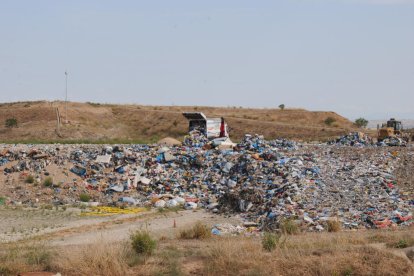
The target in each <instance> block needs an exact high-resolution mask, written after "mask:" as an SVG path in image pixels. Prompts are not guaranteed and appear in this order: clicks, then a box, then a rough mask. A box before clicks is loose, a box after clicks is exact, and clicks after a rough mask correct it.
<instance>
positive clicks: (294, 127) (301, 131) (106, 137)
mask: <svg viewBox="0 0 414 276" xmlns="http://www.w3.org/2000/svg"><path fill="white" fill-rule="evenodd" d="M56 107H58V108H59V109H60V110H61V112H62V110H64V103H62V102H30V103H27V102H26V103H24V102H23V103H9V104H2V105H0V121H3V122H4V120H5V119H6V118H7V117H8V116H9V115H10V114H13V116H15V117H16V119H17V120H18V122H19V127H18V128H13V129H6V128H5V127H0V139H1V140H2V141H9V142H13V141H14V142H18V141H26V142H53V141H61V142H70V141H73V142H84V143H88V142H89V143H93V142H94V143H101V142H113V143H136V142H139V141H141V142H156V141H157V140H158V139H159V138H163V137H167V136H168V137H174V138H178V139H180V138H182V137H183V136H184V135H186V133H187V125H188V123H187V121H186V119H185V118H184V117H183V116H182V115H181V113H182V112H183V111H192V110H193V107H182V106H159V107H155V106H137V105H108V104H90V103H89V104H88V103H69V105H68V119H69V121H70V123H69V124H65V125H62V127H61V130H60V131H61V137H58V136H57V133H56V132H55V129H56V113H55V108H56ZM197 111H201V112H204V113H205V114H206V115H207V116H208V117H225V118H226V119H227V120H228V123H229V126H230V127H231V136H232V138H233V139H234V140H239V139H241V138H242V137H243V136H244V134H245V133H253V134H254V133H260V134H263V135H264V136H265V137H267V138H276V137H286V138H292V139H303V140H315V139H316V140H326V139H329V138H332V137H335V136H338V135H340V134H344V133H347V132H349V131H351V130H352V129H355V128H354V126H353V124H352V122H350V121H349V120H347V119H345V118H343V117H341V116H339V115H338V114H336V113H334V112H311V111H307V110H303V109H286V110H283V111H282V110H279V109H251V108H230V107H229V108H215V107H198V108H197ZM328 117H331V118H334V119H335V123H336V125H337V126H335V127H333V126H327V125H326V124H325V123H324V121H325V120H326V118H328Z"/></svg>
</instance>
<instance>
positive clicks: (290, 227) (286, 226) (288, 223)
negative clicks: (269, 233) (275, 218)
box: [279, 219, 299, 235]
mask: <svg viewBox="0 0 414 276" xmlns="http://www.w3.org/2000/svg"><path fill="white" fill-rule="evenodd" d="M279 227H280V230H281V231H282V233H283V234H286V235H295V234H297V233H299V227H298V225H297V224H296V223H295V221H294V220H293V219H283V220H282V221H281V222H280V223H279Z"/></svg>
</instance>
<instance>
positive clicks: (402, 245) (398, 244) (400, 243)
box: [388, 239, 409, 249]
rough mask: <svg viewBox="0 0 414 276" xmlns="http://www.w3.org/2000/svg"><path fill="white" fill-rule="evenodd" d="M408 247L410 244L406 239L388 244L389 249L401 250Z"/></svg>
mask: <svg viewBox="0 0 414 276" xmlns="http://www.w3.org/2000/svg"><path fill="white" fill-rule="evenodd" d="M408 246H409V244H408V242H407V240H405V239H400V240H398V241H397V242H394V243H390V244H388V247H392V248H399V249H402V248H407V247H408Z"/></svg>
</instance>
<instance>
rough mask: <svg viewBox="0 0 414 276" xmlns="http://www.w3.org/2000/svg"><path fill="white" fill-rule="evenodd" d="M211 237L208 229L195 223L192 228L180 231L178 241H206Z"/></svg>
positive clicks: (199, 223) (200, 223) (201, 224)
mask: <svg viewBox="0 0 414 276" xmlns="http://www.w3.org/2000/svg"><path fill="white" fill-rule="evenodd" d="M210 237H211V231H210V228H209V227H207V226H206V225H205V224H203V223H202V222H200V221H199V222H197V223H196V224H195V225H194V226H193V227H192V228H189V229H183V230H181V231H180V234H179V238H180V239H187V240H188V239H207V238H210Z"/></svg>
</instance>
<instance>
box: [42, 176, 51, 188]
mask: <svg viewBox="0 0 414 276" xmlns="http://www.w3.org/2000/svg"><path fill="white" fill-rule="evenodd" d="M52 185H53V179H52V178H51V177H46V178H45V180H44V181H43V186H45V187H51V186H52Z"/></svg>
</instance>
